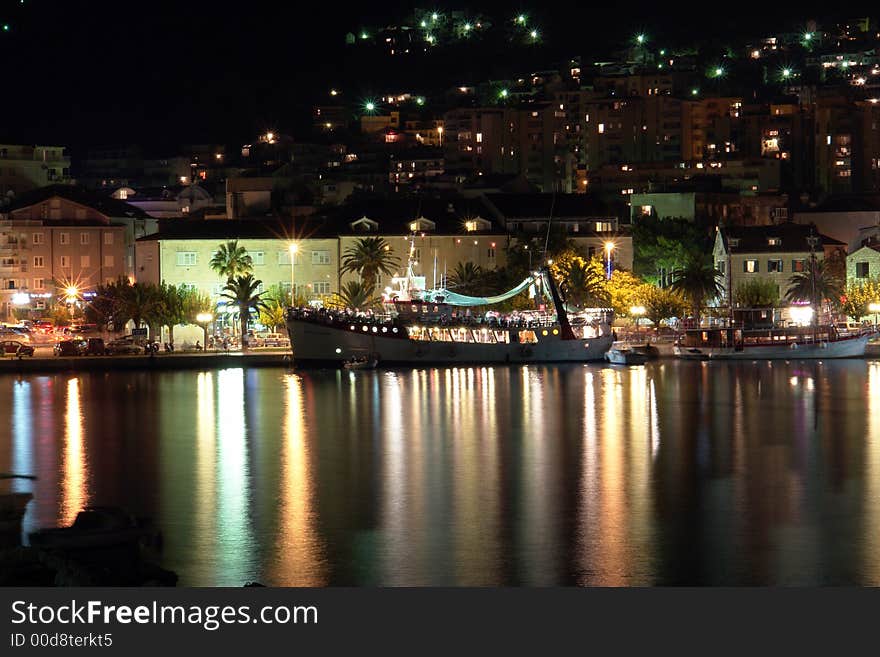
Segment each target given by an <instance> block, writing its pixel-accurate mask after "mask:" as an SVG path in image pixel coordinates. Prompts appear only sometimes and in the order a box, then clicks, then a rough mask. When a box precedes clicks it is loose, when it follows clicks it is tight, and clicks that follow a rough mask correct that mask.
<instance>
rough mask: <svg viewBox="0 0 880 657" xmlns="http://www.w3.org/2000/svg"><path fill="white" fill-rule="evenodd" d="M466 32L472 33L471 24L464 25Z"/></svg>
mask: <svg viewBox="0 0 880 657" xmlns="http://www.w3.org/2000/svg"><path fill="white" fill-rule="evenodd" d="M464 31H465V32H470V31H471V24H470V23H465V24H464Z"/></svg>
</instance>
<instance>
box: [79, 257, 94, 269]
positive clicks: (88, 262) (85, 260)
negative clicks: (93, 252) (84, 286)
mask: <svg viewBox="0 0 880 657" xmlns="http://www.w3.org/2000/svg"><path fill="white" fill-rule="evenodd" d="M79 266H80V268H82V269H86V268H88V267H91V266H92V259H91V257H89V256H87V255H84V256H80V257H79Z"/></svg>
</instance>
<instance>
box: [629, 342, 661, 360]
mask: <svg viewBox="0 0 880 657" xmlns="http://www.w3.org/2000/svg"><path fill="white" fill-rule="evenodd" d="M632 350H633V351H634V352H635V353H637V354H644V355H645V356H646V357H647V358H648V360H654V359H655V358H660V350H659V349H658V348H657V347H655V346H654V345H652V344H648V343H645V344H641V345H634V346H633V347H632Z"/></svg>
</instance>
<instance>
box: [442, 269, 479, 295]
mask: <svg viewBox="0 0 880 657" xmlns="http://www.w3.org/2000/svg"><path fill="white" fill-rule="evenodd" d="M483 278H484V277H483V268H482V267H480V265H475V264H474V263H472V262H459V263H458V264H456V265H455V269H454V270H453V272H452V275H451V276H450V277H449V281H448V283H447V287H448V288H449V289H450V290H452V291H454V292H455V293H457V294H466V295H470V296H478V295H482V294H485V293H486V290H485V289H483V287H484V286H483Z"/></svg>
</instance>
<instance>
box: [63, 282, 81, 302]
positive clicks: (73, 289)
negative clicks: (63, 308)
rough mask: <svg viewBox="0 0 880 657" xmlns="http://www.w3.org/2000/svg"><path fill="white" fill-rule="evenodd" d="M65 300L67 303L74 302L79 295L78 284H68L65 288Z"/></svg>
mask: <svg viewBox="0 0 880 657" xmlns="http://www.w3.org/2000/svg"><path fill="white" fill-rule="evenodd" d="M64 295H65V299H64V300H65V301H66V302H67V303H74V302H75V301H76V300H77V298H78V297H79V288H78V287H77V286H76V285H68V286H67V287H66V288H65V289H64Z"/></svg>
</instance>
